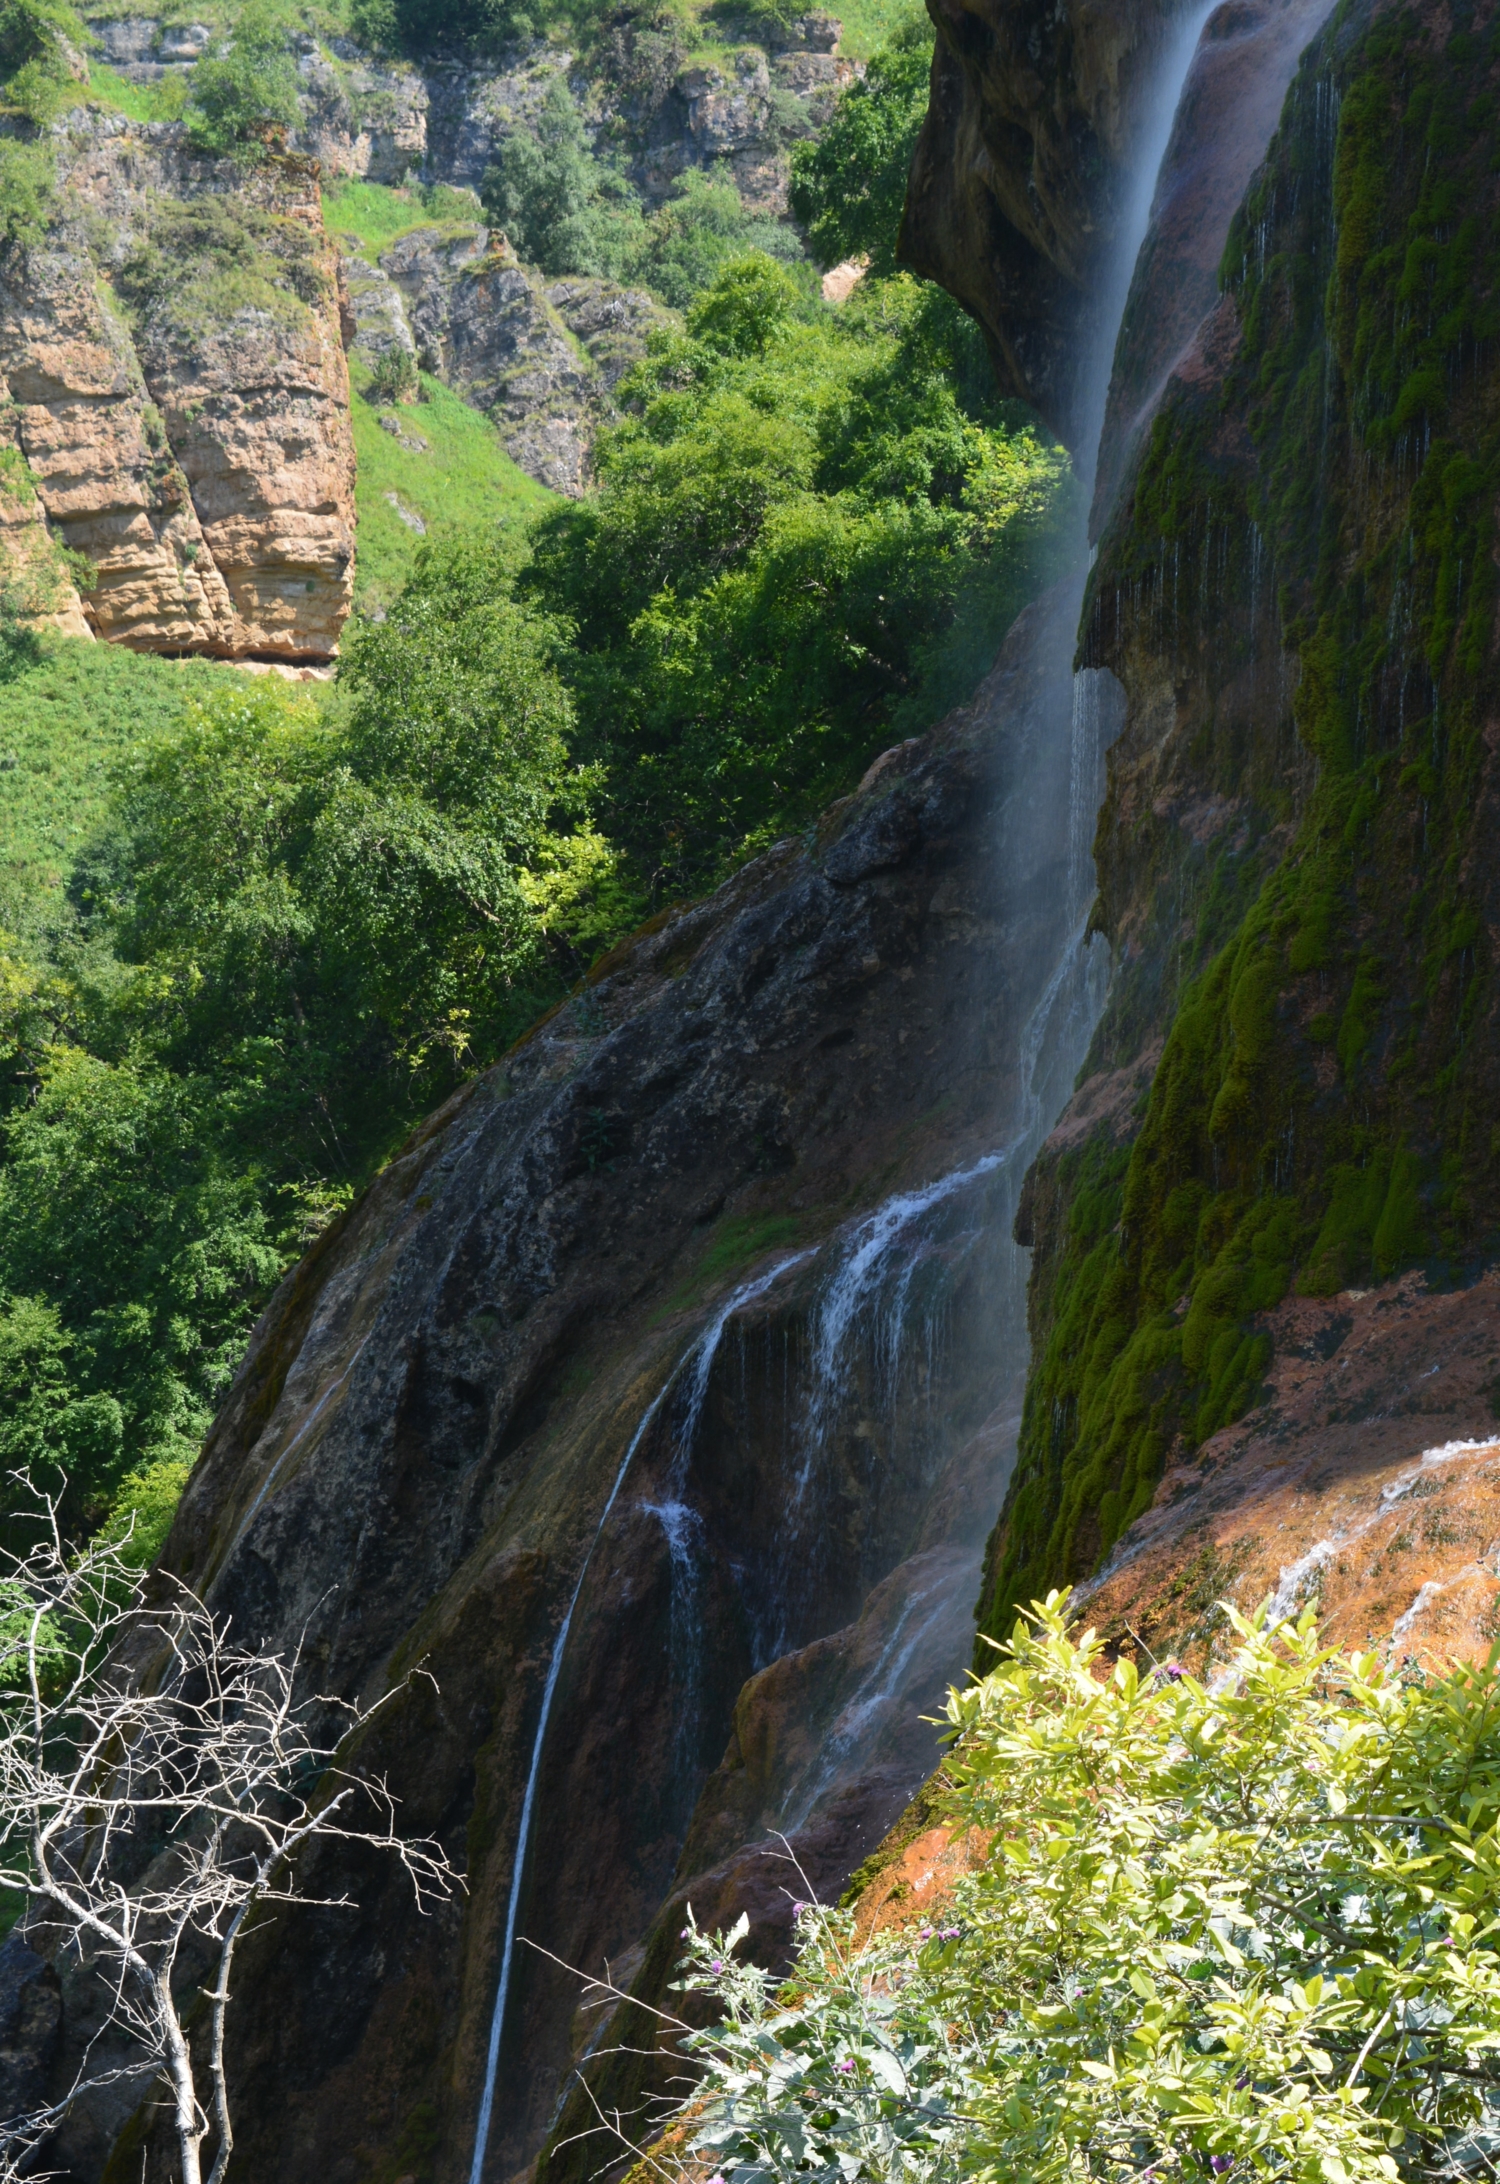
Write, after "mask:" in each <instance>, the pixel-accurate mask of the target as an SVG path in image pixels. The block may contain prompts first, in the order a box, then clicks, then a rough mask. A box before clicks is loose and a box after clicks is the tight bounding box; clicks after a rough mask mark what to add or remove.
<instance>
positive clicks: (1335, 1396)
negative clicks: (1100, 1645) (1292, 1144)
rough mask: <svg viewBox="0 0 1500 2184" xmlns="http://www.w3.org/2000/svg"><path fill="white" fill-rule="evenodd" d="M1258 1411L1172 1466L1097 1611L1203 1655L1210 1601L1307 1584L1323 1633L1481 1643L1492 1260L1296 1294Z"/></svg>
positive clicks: (1490, 1533)
mask: <svg viewBox="0 0 1500 2184" xmlns="http://www.w3.org/2000/svg"><path fill="white" fill-rule="evenodd" d="M1269 1326H1270V1329H1271V1333H1272V1338H1273V1341H1274V1345H1275V1349H1274V1354H1273V1360H1272V1363H1271V1366H1270V1369H1269V1371H1268V1374H1267V1379H1266V1389H1265V1395H1264V1399H1263V1401H1262V1403H1261V1404H1260V1405H1258V1406H1257V1408H1256V1410H1255V1411H1254V1412H1253V1413H1252V1414H1251V1415H1250V1416H1249V1417H1248V1418H1246V1419H1243V1420H1242V1421H1241V1422H1240V1423H1239V1424H1237V1425H1234V1426H1230V1427H1228V1428H1226V1430H1225V1431H1224V1432H1222V1433H1220V1434H1217V1435H1215V1436H1214V1438H1213V1439H1212V1440H1210V1441H1208V1442H1207V1443H1205V1445H1204V1446H1203V1448H1202V1449H1200V1450H1198V1451H1196V1452H1194V1453H1193V1454H1192V1455H1191V1456H1184V1459H1183V1460H1182V1461H1180V1462H1178V1463H1176V1464H1174V1465H1173V1466H1171V1467H1170V1468H1169V1469H1168V1470H1167V1471H1166V1473H1165V1474H1164V1475H1163V1477H1162V1480H1161V1483H1160V1485H1159V1486H1158V1488H1157V1491H1156V1497H1155V1500H1154V1502H1153V1504H1152V1507H1151V1509H1150V1511H1149V1512H1148V1513H1147V1515H1145V1516H1144V1517H1142V1518H1141V1520H1140V1521H1139V1523H1138V1524H1137V1525H1136V1526H1135V1527H1134V1529H1133V1530H1132V1532H1131V1534H1130V1536H1129V1538H1128V1539H1127V1540H1126V1541H1125V1542H1123V1543H1122V1545H1121V1548H1120V1549H1119V1551H1118V1552H1117V1553H1116V1554H1115V1555H1114V1556H1113V1557H1112V1559H1111V1562H1110V1564H1109V1566H1108V1567H1107V1568H1106V1570H1105V1572H1104V1573H1103V1575H1102V1577H1101V1578H1100V1580H1099V1581H1098V1583H1097V1584H1095V1585H1091V1586H1090V1587H1088V1588H1087V1612H1088V1616H1089V1619H1090V1621H1092V1622H1095V1623H1097V1624H1098V1627H1099V1628H1100V1630H1101V1631H1103V1632H1104V1633H1105V1634H1106V1635H1107V1636H1108V1637H1110V1638H1111V1639H1114V1640H1116V1641H1119V1640H1125V1639H1127V1636H1128V1632H1129V1631H1130V1630H1131V1629H1133V1630H1135V1631H1138V1632H1139V1633H1140V1636H1141V1638H1143V1639H1144V1641H1145V1643H1146V1644H1147V1645H1148V1646H1149V1647H1150V1648H1151V1651H1152V1652H1153V1653H1154V1654H1155V1655H1157V1657H1158V1658H1159V1659H1166V1658H1167V1657H1168V1656H1170V1655H1174V1654H1175V1655H1178V1656H1180V1657H1181V1658H1182V1659H1183V1660H1184V1662H1185V1663H1186V1664H1188V1665H1191V1666H1193V1667H1194V1668H1198V1667H1201V1666H1203V1665H1204V1663H1205V1662H1206V1660H1207V1658H1208V1655H1209V1649H1210V1646H1211V1644H1212V1642H1213V1640H1214V1639H1215V1637H1216V1636H1218V1635H1219V1629H1220V1625H1219V1618H1218V1615H1217V1607H1218V1603H1219V1602H1220V1601H1221V1600H1225V1599H1227V1600H1231V1601H1233V1602H1234V1604H1235V1605H1236V1606H1237V1607H1238V1608H1239V1609H1240V1610H1241V1612H1242V1613H1244V1614H1249V1613H1251V1612H1252V1611H1253V1610H1254V1608H1255V1607H1256V1606H1257V1605H1258V1604H1259V1603H1260V1602H1261V1601H1262V1600H1264V1599H1266V1598H1267V1597H1268V1596H1269V1597H1271V1598H1273V1599H1274V1600H1275V1602H1276V1606H1277V1610H1278V1612H1279V1613H1282V1614H1291V1613H1292V1612H1293V1611H1294V1610H1296V1609H1299V1608H1301V1607H1303V1606H1305V1605H1306V1603H1307V1601H1308V1600H1309V1599H1310V1598H1312V1597H1314V1596H1316V1598H1317V1600H1318V1602H1319V1604H1320V1609H1321V1614H1322V1618H1323V1622H1324V1625H1325V1628H1326V1631H1327V1636H1328V1641H1329V1643H1330V1644H1337V1645H1346V1646H1357V1647H1364V1646H1367V1645H1370V1644H1381V1643H1391V1644H1393V1645H1394V1646H1395V1648H1396V1650H1397V1651H1398V1653H1403V1654H1408V1655H1410V1656H1412V1657H1413V1658H1414V1659H1416V1660H1419V1661H1421V1662H1423V1663H1424V1665H1428V1666H1434V1665H1436V1664H1438V1663H1439V1662H1441V1661H1442V1660H1444V1659H1449V1660H1455V1659H1456V1660H1476V1659H1477V1660H1482V1659H1483V1658H1484V1656H1485V1655H1486V1654H1487V1653H1488V1651H1489V1649H1490V1647H1491V1646H1492V1645H1493V1643H1494V1640H1495V1637H1496V1635H1497V1630H1496V1623H1497V1612H1500V1424H1497V1423H1496V1404H1495V1393H1496V1386H1497V1366H1500V1275H1497V1274H1496V1273H1495V1272H1493V1271H1491V1272H1490V1273H1488V1274H1486V1275H1484V1276H1483V1277H1481V1279H1480V1280H1479V1281H1478V1282H1477V1283H1474V1284H1473V1285H1466V1286H1465V1287H1463V1288H1461V1289H1457V1290H1449V1291H1446V1292H1445V1291H1443V1290H1441V1289H1438V1288H1436V1287H1434V1286H1432V1285H1430V1284H1429V1283H1428V1281H1427V1280H1426V1278H1425V1277H1424V1276H1423V1275H1421V1274H1415V1273H1414V1274H1408V1275H1405V1276H1403V1277H1402V1278H1401V1279H1400V1280H1399V1281H1394V1282H1385V1283H1382V1284H1380V1286H1379V1287H1378V1288H1376V1289H1373V1290H1367V1291H1361V1292H1358V1293H1356V1292H1353V1291H1349V1292H1346V1293H1344V1294H1342V1295H1340V1296H1336V1297H1330V1298H1326V1299H1325V1298H1292V1299H1288V1301H1287V1302H1286V1303H1285V1304H1283V1305H1281V1306H1280V1307H1278V1309H1277V1311H1276V1312H1275V1313H1274V1314H1273V1315H1272V1316H1271V1318H1270V1320H1269Z"/></svg>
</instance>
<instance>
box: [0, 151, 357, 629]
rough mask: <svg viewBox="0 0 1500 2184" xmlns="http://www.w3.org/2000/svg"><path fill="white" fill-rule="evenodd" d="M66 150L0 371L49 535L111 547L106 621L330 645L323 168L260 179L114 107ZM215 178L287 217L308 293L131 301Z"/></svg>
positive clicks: (98, 559)
mask: <svg viewBox="0 0 1500 2184" xmlns="http://www.w3.org/2000/svg"><path fill="white" fill-rule="evenodd" d="M58 166H59V179H60V181H61V182H62V183H63V185H64V188H65V191H66V196H65V198H64V203H65V205H66V206H67V207H68V212H67V216H66V217H65V219H64V220H63V221H62V222H60V223H59V224H58V225H57V226H56V227H55V228H54V230H53V232H52V233H51V234H50V235H49V236H48V238H47V241H46V243H45V245H43V246H41V247H39V248H37V249H34V250H31V251H23V250H19V249H15V248H12V249H11V250H10V251H9V252H8V253H7V254H6V256H5V258H4V261H3V263H0V374H3V376H4V381H5V386H6V389H7V392H8V395H9V398H10V400H11V401H12V402H13V403H14V404H15V405H16V411H15V416H16V431H17V438H18V444H19V447H20V450H21V452H22V454H23V455H24V458H25V461H26V463H27V465H28V466H29V469H30V472H31V475H32V476H33V478H34V479H35V481H36V492H37V495H38V498H39V501H40V505H41V508H42V510H43V512H44V514H45V517H46V520H47V523H48V525H49V526H50V529H51V532H52V535H53V537H54V538H55V539H56V540H57V541H58V542H59V543H61V544H63V545H66V546H68V547H70V548H71V549H73V550H74V551H76V552H79V553H81V554H84V555H86V556H87V557H88V560H89V561H90V562H91V563H92V564H93V568H94V573H95V581H94V583H93V585H92V587H91V588H90V589H89V590H88V591H87V593H85V595H84V597H83V613H84V615H85V616H86V618H87V621H88V623H89V626H90V627H91V628H92V629H93V630H94V632H95V633H96V634H97V635H98V636H100V637H104V638H107V639H109V640H111V641H113V642H117V643H125V644H130V645H134V646H137V647H138V648H140V649H142V650H159V651H177V650H190V651H200V652H209V653H214V654H217V655H219V656H220V657H224V658H237V657H244V656H258V657H266V658H274V659H283V660H314V661H316V660H322V659H326V658H328V657H329V655H330V654H331V653H333V652H334V651H335V650H336V649H337V644H338V636H339V631H340V629H341V628H342V625H343V622H344V619H345V617H346V616H347V614H348V611H349V605H350V600H351V597H352V589H353V560H354V454H353V443H352V438H351V434H350V430H349V416H348V374H347V369H346V366H345V362H344V353H343V347H342V342H341V338H340V323H339V313H338V291H337V266H336V260H335V258H334V255H333V252H332V250H331V248H330V246H329V245H328V244H327V242H326V240H325V239H324V237H323V233H322V215H321V210H320V207H319V202H318V191H317V183H316V179H315V178H314V177H313V176H311V175H310V174H308V173H307V172H306V171H304V170H302V169H299V168H298V167H297V165H296V164H295V163H287V164H283V165H281V166H279V167H272V168H270V169H262V170H259V171H258V172H257V173H256V174H255V175H254V176H253V177H249V178H247V177H246V176H245V174H244V173H243V172H242V171H241V170H240V169H239V168H237V167H234V166H232V165H230V164H229V163H228V162H224V163H219V162H215V161H212V160H206V159H199V158H197V157H195V156H194V155H192V154H190V153H189V152H188V151H187V150H186V149H185V147H184V144H183V141H182V134H181V131H180V130H178V129H175V128H165V127H155V128H150V129H143V130H136V129H134V128H131V127H128V126H124V125H121V124H120V123H119V121H118V120H117V119H116V118H114V117H110V118H108V119H101V120H99V121H98V122H97V123H96V124H95V125H94V126H93V127H92V128H91V129H89V130H87V131H84V132H79V133H75V134H73V135H71V136H69V137H68V138H67V139H65V140H64V142H63V144H62V146H61V147H60V152H59V161H58ZM216 197H232V198H236V199H238V200H240V201H241V202H246V201H248V202H250V203H253V205H254V206H255V207H256V208H257V210H258V211H259V212H260V213H262V214H264V215H265V216H266V218H267V219H268V220H269V222H270V223H271V224H272V226H273V228H274V227H275V225H276V224H277V223H281V224H283V226H284V228H285V231H286V232H287V233H288V234H289V235H290V237H291V238H292V240H293V241H294V242H295V243H296V244H297V250H296V256H297V260H298V265H299V269H300V277H301V282H302V287H303V289H304V291H305V293H304V294H303V295H302V296H300V297H298V298H297V299H296V301H295V303H293V302H292V301H291V299H290V298H289V299H288V305H287V308H286V310H285V311H284V312H281V313H279V314H278V313H273V312H268V311H265V310H260V309H255V308H249V307H246V308H242V309H240V310H237V311H230V312H228V313H227V314H226V315H224V316H223V317H221V318H218V319H215V318H212V317H210V318H209V319H207V320H206V321H205V322H203V323H201V324H198V325H194V326H191V327H185V326H184V325H183V324H181V323H180V322H179V321H178V320H176V319H174V317H173V315H172V312H171V310H170V308H166V309H156V308H153V307H151V306H150V305H149V304H148V305H147V306H146V307H145V308H144V309H143V310H142V311H140V312H138V313H136V314H135V315H134V316H133V317H132V316H131V315H128V314H127V312H126V310H125V309H124V308H122V307H121V305H120V304H118V303H117V302H116V301H115V299H114V297H113V295H112V293H111V291H110V289H109V287H108V285H107V283H108V281H109V279H110V277H111V276H113V275H115V274H117V273H118V272H119V269H120V268H121V266H122V265H123V264H124V263H125V261H126V260H127V258H128V257H129V255H130V253H131V251H132V250H133V249H135V248H137V247H138V246H140V245H142V244H144V243H145V242H146V241H147V240H148V238H149V236H150V233H151V225H152V220H153V218H154V216H155V209H156V207H157V206H158V204H159V203H160V202H161V200H163V199H170V200H172V201H174V202H177V203H191V202H193V201H195V200H197V201H201V200H203V199H209V200H212V199H214V198H216ZM101 234H103V235H104V236H106V237H107V238H108V255H107V256H106V257H105V258H104V259H103V261H102V263H101V260H100V258H99V257H98V256H97V255H96V251H97V249H98V247H99V246H98V241H97V239H98V237H99V236H100V235H101ZM101 273H102V274H103V276H104V277H103V279H101ZM169 302H170V299H169Z"/></svg>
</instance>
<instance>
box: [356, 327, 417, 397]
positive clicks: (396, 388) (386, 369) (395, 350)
mask: <svg viewBox="0 0 1500 2184" xmlns="http://www.w3.org/2000/svg"><path fill="white" fill-rule="evenodd" d="M421 384H422V382H421V378H420V376H419V374H418V371H417V360H416V358H415V357H414V356H413V355H412V353H411V351H410V350H409V349H403V348H402V347H401V346H400V344H399V342H394V341H393V342H392V343H391V345H390V347H389V348H387V349H382V350H381V352H380V354H379V356H378V357H377V358H376V359H375V368H374V370H373V371H372V372H371V374H370V384H369V387H368V388H367V389H366V393H367V396H368V398H369V400H370V401H372V402H382V403H383V402H415V401H416V399H417V396H418V394H419V392H420V390H421Z"/></svg>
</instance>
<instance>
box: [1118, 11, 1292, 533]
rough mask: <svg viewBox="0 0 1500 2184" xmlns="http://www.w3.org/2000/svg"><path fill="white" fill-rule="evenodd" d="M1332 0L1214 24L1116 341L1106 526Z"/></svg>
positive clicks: (1204, 308) (1210, 294) (1217, 18)
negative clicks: (1295, 76) (1232, 224)
mask: <svg viewBox="0 0 1500 2184" xmlns="http://www.w3.org/2000/svg"><path fill="white" fill-rule="evenodd" d="M1331 5H1332V0H1233V4H1232V5H1228V6H1223V7H1219V8H1216V9H1215V10H1214V12H1213V14H1212V15H1211V16H1210V17H1209V19H1208V22H1207V23H1206V24H1205V26H1204V30H1203V36H1202V39H1201V41H1200V43H1199V46H1198V50H1197V53H1196V55H1195V57H1194V60H1193V64H1192V67H1191V68H1190V70H1189V71H1188V77H1187V82H1186V83H1185V85H1184V86H1183V92H1182V98H1181V100H1180V101H1179V104H1178V109H1177V116H1176V120H1175V122H1174V124H1173V128H1172V137H1171V141H1170V143H1169V144H1168V146H1167V151H1166V156H1165V158H1164V160H1163V162H1162V167H1161V173H1160V176H1159V177H1158V180H1157V185H1156V200H1155V203H1154V205H1153V207H1152V214H1151V228H1150V233H1149V234H1148V236H1147V238H1146V242H1145V244H1144V246H1143V248H1142V251H1141V256H1140V259H1139V262H1138V264H1137V266H1136V271H1135V276H1134V280H1133V283H1132V300H1131V303H1130V306H1129V308H1128V309H1127V311H1126V314H1125V322H1124V325H1123V326H1122V328H1121V330H1120V339H1119V343H1118V345H1117V347H1116V351H1115V368H1114V376H1113V378H1112V380H1111V382H1110V390H1109V402H1108V407H1107V410H1106V414H1105V420H1104V438H1103V444H1102V445H1101V448H1100V451H1099V462H1098V468H1097V471H1096V474H1095V489H1094V525H1093V528H1094V530H1095V532H1097V531H1099V530H1100V529H1102V528H1103V525H1104V522H1105V521H1106V519H1107V517H1108V514H1109V510H1110V506H1111V504H1112V502H1113V500H1114V496H1115V492H1116V490H1117V488H1118V486H1119V483H1120V480H1121V478H1122V477H1123V475H1124V474H1125V471H1126V469H1127V467H1128V465H1129V463H1130V460H1131V458H1132V456H1133V455H1134V454H1135V453H1137V452H1138V450H1139V446H1140V441H1141V437H1142V435H1143V433H1144V432H1145V431H1146V430H1147V429H1148V428H1149V425H1150V422H1151V418H1152V416H1153V415H1154V413H1155V409H1156V405H1157V403H1158V402H1159V401H1160V399H1161V396H1162V394H1163V393H1164V392H1165V390H1166V386H1167V383H1168V380H1169V379H1170V376H1171V374H1172V372H1173V370H1174V369H1175V368H1176V366H1177V365H1178V364H1179V363H1181V362H1182V361H1183V360H1184V359H1185V358H1186V357H1187V355H1188V352H1189V351H1190V349H1191V347H1192V345H1193V342H1194V339H1195V338H1196V336H1197V333H1198V330H1199V328H1200V326H1201V325H1202V324H1203V322H1204V320H1205V319H1206V318H1207V317H1208V316H1209V314H1210V313H1211V312H1212V310H1213V308H1214V306H1215V304H1216V303H1217V301H1218V295H1219V263H1220V260H1221V258H1222V257H1223V254H1224V239H1225V237H1226V235H1227V234H1228V232H1229V223H1230V221H1231V220H1232V218H1233V217H1234V214H1235V211H1236V209H1237V208H1238V206H1239V204H1240V202H1241V200H1242V199H1243V197H1244V194H1245V191H1246V189H1247V187H1248V186H1249V183H1250V178H1251V176H1252V175H1253V174H1254V172H1255V170H1256V168H1257V167H1258V166H1259V164H1260V162H1261V160H1262V158H1263V157H1264V155H1265V149H1266V146H1267V145H1268V144H1269V142H1270V140H1271V135H1272V132H1273V131H1274V129H1275V127H1276V124H1277V122H1278V121H1279V119H1280V117H1281V109H1282V106H1283V104H1284V102H1285V99H1286V94H1287V89H1288V86H1289V85H1290V83H1291V80H1292V76H1293V74H1294V72H1295V70H1296V67H1297V63H1298V61H1299V60H1300V59H1301V56H1302V54H1303V52H1304V51H1305V50H1306V48H1307V46H1308V45H1309V44H1310V43H1311V41H1312V39H1313V37H1314V36H1315V34H1316V33H1317V32H1318V31H1319V30H1320V29H1321V27H1322V25H1323V24H1324V22H1325V21H1326V20H1327V18H1328V15H1329V13H1330V11H1331Z"/></svg>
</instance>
